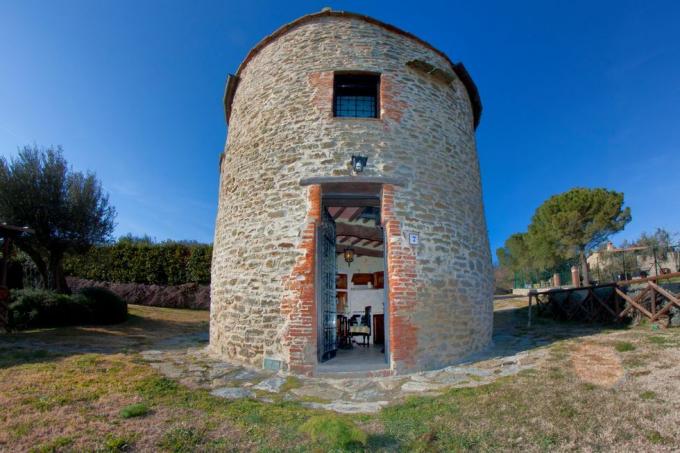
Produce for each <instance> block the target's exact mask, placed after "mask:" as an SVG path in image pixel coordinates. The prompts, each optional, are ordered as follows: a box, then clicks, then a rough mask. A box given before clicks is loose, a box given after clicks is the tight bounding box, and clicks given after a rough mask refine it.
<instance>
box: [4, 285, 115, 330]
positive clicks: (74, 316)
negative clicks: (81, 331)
mask: <svg viewBox="0 0 680 453" xmlns="http://www.w3.org/2000/svg"><path fill="white" fill-rule="evenodd" d="M89 289H90V288H88V290H89ZM103 291H105V292H106V294H105V293H104V292H103ZM103 291H99V290H98V291H92V292H85V293H78V294H74V295H71V296H69V295H67V294H59V293H55V292H53V291H46V290H40V289H22V290H14V291H12V292H11V293H10V294H11V296H10V297H11V299H10V305H9V326H10V328H12V329H29V328H38V327H62V326H73V325H81V324H112V323H117V322H122V321H124V320H125V319H126V318H127V304H126V303H125V301H123V300H122V299H120V298H119V297H118V296H116V295H115V294H113V293H111V292H110V291H108V290H103Z"/></svg>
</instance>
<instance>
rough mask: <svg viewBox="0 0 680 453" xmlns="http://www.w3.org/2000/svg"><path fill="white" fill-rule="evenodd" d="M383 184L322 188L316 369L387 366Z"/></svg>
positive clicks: (347, 369)
mask: <svg viewBox="0 0 680 453" xmlns="http://www.w3.org/2000/svg"><path fill="white" fill-rule="evenodd" d="M380 189H381V187H380V186H379V185H378V187H370V190H368V191H367V190H366V187H361V188H360V187H347V186H346V185H343V187H335V188H334V187H323V189H322V190H323V193H322V212H321V222H320V225H319V228H318V232H317V258H318V260H317V280H316V282H317V291H316V293H317V322H318V325H317V333H318V336H317V338H318V339H319V341H318V362H319V365H318V367H317V371H318V372H320V373H323V372H351V371H372V370H380V369H386V368H388V355H389V345H388V335H387V331H388V319H389V318H388V306H387V285H388V282H387V278H386V275H387V273H386V260H385V239H384V232H383V228H382V223H381V194H380Z"/></svg>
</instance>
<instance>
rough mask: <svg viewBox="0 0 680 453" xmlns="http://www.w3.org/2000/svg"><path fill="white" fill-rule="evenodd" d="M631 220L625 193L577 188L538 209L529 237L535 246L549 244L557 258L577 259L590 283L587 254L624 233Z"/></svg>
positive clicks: (546, 202)
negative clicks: (618, 234) (622, 231)
mask: <svg viewBox="0 0 680 453" xmlns="http://www.w3.org/2000/svg"><path fill="white" fill-rule="evenodd" d="M630 220H631V215H630V208H628V207H626V208H624V207H623V193H620V192H615V191H611V190H607V189H586V188H575V189H572V190H570V191H568V192H565V193H562V194H559V195H554V196H552V197H550V198H549V199H548V200H547V201H545V202H544V203H543V204H542V205H541V206H539V207H538V209H536V212H535V213H534V216H533V218H532V219H531V225H530V226H529V236H530V237H532V238H533V241H534V242H535V243H539V244H544V245H548V246H549V247H550V248H551V249H552V253H553V254H554V256H556V257H560V258H562V259H569V258H572V257H574V256H578V257H579V261H580V263H581V268H582V275H583V281H584V282H585V283H586V284H587V283H588V282H589V281H590V278H589V273H588V264H587V261H586V256H587V255H586V254H587V252H588V251H590V250H592V249H594V248H596V247H598V246H599V245H600V244H602V243H603V242H605V241H606V240H607V239H608V238H609V236H611V235H612V234H614V233H616V232H618V231H621V230H622V229H623V228H624V227H625V226H626V224H627V223H628V222H630Z"/></svg>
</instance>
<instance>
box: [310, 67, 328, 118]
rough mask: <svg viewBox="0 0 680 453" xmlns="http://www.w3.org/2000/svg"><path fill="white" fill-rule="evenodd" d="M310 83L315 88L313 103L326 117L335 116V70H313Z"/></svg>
mask: <svg viewBox="0 0 680 453" xmlns="http://www.w3.org/2000/svg"><path fill="white" fill-rule="evenodd" d="M309 84H310V85H311V87H312V88H313V89H314V94H313V95H312V96H313V97H312V104H313V105H314V107H316V109H317V110H318V111H319V112H321V114H322V116H323V117H324V118H331V117H332V116H333V71H323V72H312V73H311V74H309Z"/></svg>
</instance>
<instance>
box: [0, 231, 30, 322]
mask: <svg viewBox="0 0 680 453" xmlns="http://www.w3.org/2000/svg"><path fill="white" fill-rule="evenodd" d="M31 233H33V230H31V229H30V228H28V227H18V226H13V225H8V224H6V223H0V239H2V259H1V260H0V327H2V328H4V329H7V325H8V322H9V288H8V287H7V265H8V263H9V257H10V251H11V247H12V241H13V240H14V239H16V238H17V237H19V236H21V235H22V234H31Z"/></svg>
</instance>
